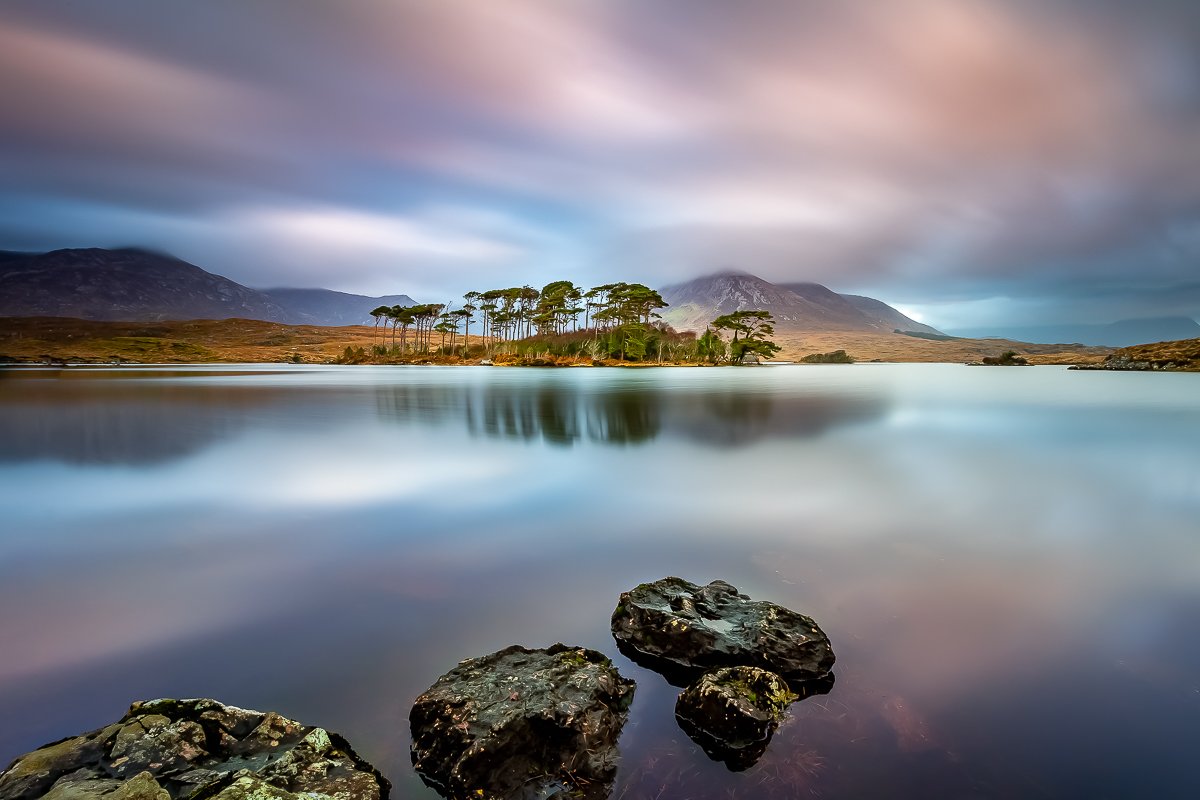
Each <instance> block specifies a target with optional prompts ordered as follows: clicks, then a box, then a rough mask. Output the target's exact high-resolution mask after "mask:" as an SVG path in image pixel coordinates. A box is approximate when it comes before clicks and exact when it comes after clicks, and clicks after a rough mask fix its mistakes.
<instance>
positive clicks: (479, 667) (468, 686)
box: [409, 644, 634, 800]
mask: <svg viewBox="0 0 1200 800" xmlns="http://www.w3.org/2000/svg"><path fill="white" fill-rule="evenodd" d="M633 692H634V683H633V681H631V680H628V679H626V678H623V677H621V675H620V673H618V672H617V670H616V668H615V667H614V666H613V665H612V662H611V661H609V659H608V658H606V657H605V656H604V655H603V654H601V653H598V652H596V651H594V650H587V649H585V648H580V647H567V646H566V645H562V644H557V645H554V646H553V647H549V648H546V649H541V650H531V649H528V648H525V647H520V646H517V645H514V646H512V647H508V648H505V649H504V650H500V651H498V652H496V653H492V654H491V655H487V656H482V657H480V658H472V659H468V660H466V661H463V662H462V663H460V664H459V665H458V666H457V667H455V668H454V669H452V670H450V671H449V672H447V673H446V674H445V675H443V676H442V677H440V678H438V680H437V682H435V683H434V684H433V686H431V687H430V688H429V689H428V690H427V691H426V692H425V693H423V694H422V695H421V696H420V697H418V698H417V700H416V702H415V703H414V704H413V707H412V711H411V713H410V714H409V722H410V725H411V728H412V760H413V765H414V767H415V768H416V770H417V773H418V774H419V775H420V776H421V777H422V779H423V780H424V781H425V782H426V783H427V784H429V785H430V786H432V787H433V788H434V789H436V790H437V791H438V792H439V793H440V794H442V795H443V796H445V797H450V798H455V799H456V800H457V799H458V798H468V797H470V798H505V799H506V800H507V799H508V798H514V799H516V800H534V798H537V799H538V800H542V799H543V798H554V797H561V798H567V797H571V798H606V797H608V795H609V792H610V790H611V788H612V783H613V780H614V779H615V777H616V767H617V760H618V755H617V746H616V745H617V738H618V736H619V735H620V732H621V727H622V725H624V723H625V719H626V716H627V710H628V708H629V704H630V703H631V702H632V700H633Z"/></svg>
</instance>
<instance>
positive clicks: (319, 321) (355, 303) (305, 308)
mask: <svg viewBox="0 0 1200 800" xmlns="http://www.w3.org/2000/svg"><path fill="white" fill-rule="evenodd" d="M262 294H264V295H266V296H267V297H268V298H270V299H271V300H273V301H275V302H276V303H278V304H279V305H281V306H283V307H284V308H285V309H287V310H288V311H289V312H290V313H291V315H292V319H289V320H283V321H285V322H289V321H290V322H293V323H294V324H300V323H301V322H303V321H308V322H310V323H311V324H314V325H374V324H375V320H374V318H373V317H372V316H371V312H372V311H373V310H374V309H376V308H378V307H379V306H411V305H415V304H416V301H415V300H413V299H412V298H411V297H409V296H408V295H406V294H388V295H384V296H383V297H367V296H365V295H361V294H347V293H345V292H335V291H332V290H330V289H264V290H262Z"/></svg>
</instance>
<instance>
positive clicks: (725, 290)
mask: <svg viewBox="0 0 1200 800" xmlns="http://www.w3.org/2000/svg"><path fill="white" fill-rule="evenodd" d="M662 296H663V299H664V300H666V301H667V302H668V303H670V306H669V307H668V308H667V309H666V310H665V311H664V312H663V319H664V320H665V321H666V322H668V323H669V324H670V325H672V326H674V327H675V328H677V329H679V330H693V331H700V330H704V327H705V326H706V325H707V324H708V323H710V322H712V320H713V319H714V318H716V317H718V316H720V315H722V314H729V313H731V312H734V311H743V310H746V309H763V310H765V311H770V312H771V315H772V316H773V317H774V318H775V329H776V330H778V331H785V330H804V331H876V332H886V333H891V332H892V331H893V330H895V329H896V328H900V329H901V330H911V331H922V332H926V333H937V331H936V330H934V329H933V328H930V327H929V326H928V325H922V324H921V323H919V322H916V321H914V320H911V319H909V318H908V317H906V316H904V315H903V314H901V313H900V312H899V311H897V310H896V309H894V308H892V307H891V306H889V305H887V304H886V303H883V302H880V301H879V300H874V299H872V298H870V297H859V296H857V295H841V294H838V293H837V292H834V291H832V290H831V289H828V288H826V287H825V286H822V285H820V284H818V283H790V284H779V285H776V284H773V283H769V282H767V281H765V280H763V279H762V278H759V277H757V276H755V275H750V274H747V273H743V272H722V273H718V274H716V275H708V276H705V277H703V278H697V279H696V280H693V281H689V282H687V283H682V284H677V285H675V286H668V287H666V288H665V289H663V291H662Z"/></svg>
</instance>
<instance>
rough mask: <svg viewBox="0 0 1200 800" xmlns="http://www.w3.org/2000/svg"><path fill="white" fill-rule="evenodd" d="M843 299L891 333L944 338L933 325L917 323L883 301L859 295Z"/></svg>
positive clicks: (848, 295) (850, 295)
mask: <svg viewBox="0 0 1200 800" xmlns="http://www.w3.org/2000/svg"><path fill="white" fill-rule="evenodd" d="M842 297H844V298H846V300H847V301H848V302H849V303H850V305H852V306H854V307H855V308H857V309H858V310H859V311H861V312H862V313H863V314H865V315H866V316H867V317H868V318H869V319H871V320H873V321H874V322H876V323H878V324H880V325H882V326H883V327H884V328H886V329H887V330H889V331H895V330H900V331H910V332H912V333H929V334H933V335H934V336H944V335H945V334H943V333H942V332H941V331H939V330H938V329H937V328H934V327H933V326H931V325H925V324H923V323H920V322H917V321H916V320H915V319H912V318H911V317H908V316H905V315H904V314H902V313H900V312H899V311H897V310H896V309H894V308H892V307H891V306H889V305H888V304H887V303H885V302H883V301H882V300H876V299H875V298H874V297H863V296H862V295H857V294H844V295H842Z"/></svg>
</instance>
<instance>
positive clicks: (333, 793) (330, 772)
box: [0, 699, 391, 800]
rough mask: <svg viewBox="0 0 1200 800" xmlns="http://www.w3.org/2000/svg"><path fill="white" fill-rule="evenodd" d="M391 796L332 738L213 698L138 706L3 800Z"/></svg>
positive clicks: (13, 785)
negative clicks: (45, 799) (34, 799)
mask: <svg viewBox="0 0 1200 800" xmlns="http://www.w3.org/2000/svg"><path fill="white" fill-rule="evenodd" d="M390 789H391V784H390V783H388V781H387V779H386V778H384V777H383V776H382V775H381V774H380V773H379V771H378V770H376V769H375V768H374V767H372V766H371V765H370V764H368V763H367V762H366V761H364V760H363V759H362V758H360V757H359V756H358V755H357V754H356V753H355V752H354V750H353V749H352V748H351V747H350V745H349V743H347V742H346V741H345V740H344V739H342V738H341V737H340V736H338V735H336V734H333V733H329V732H328V731H326V730H324V729H322V728H316V727H312V726H309V725H304V724H302V723H299V722H296V721H294V720H290V719H287V718H286V717H283V716H281V715H279V714H276V713H274V712H266V713H264V712H261V711H250V710H247V709H242V708H237V707H235V706H226V705H222V704H221V703H218V702H217V701H215V700H208V699H197V700H171V699H162V700H151V701H149V702H144V703H141V702H139V703H134V704H133V705H132V706H130V709H129V713H127V714H126V715H125V716H124V717H123V718H121V719H120V720H118V721H117V722H116V723H114V724H113V725H109V726H108V727H106V728H101V729H100V730H97V731H93V732H92V733H88V734H84V735H82V736H78V737H75V738H72V739H66V740H63V741H61V742H57V743H54V744H51V745H47V746H45V747H42V748H40V749H38V750H35V751H33V752H32V753H28V754H26V755H24V756H21V757H20V758H18V759H17V760H16V761H14V762H13V763H12V764H11V765H10V766H9V767H8V769H6V770H5V771H4V772H2V773H0V800H33V798H47V799H48V800H93V798H97V799H98V798H101V797H103V798H104V800H209V799H210V798H214V797H220V798H222V800H235V799H237V798H246V800H250V799H251V798H254V800H266V799H267V798H281V799H284V800H286V799H288V798H293V797H295V798H300V797H303V800H386V799H387V797H388V792H389V791H390Z"/></svg>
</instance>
